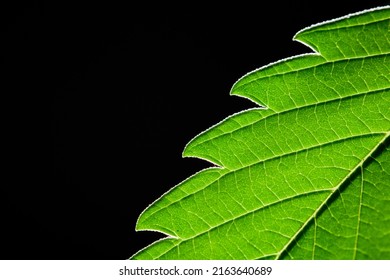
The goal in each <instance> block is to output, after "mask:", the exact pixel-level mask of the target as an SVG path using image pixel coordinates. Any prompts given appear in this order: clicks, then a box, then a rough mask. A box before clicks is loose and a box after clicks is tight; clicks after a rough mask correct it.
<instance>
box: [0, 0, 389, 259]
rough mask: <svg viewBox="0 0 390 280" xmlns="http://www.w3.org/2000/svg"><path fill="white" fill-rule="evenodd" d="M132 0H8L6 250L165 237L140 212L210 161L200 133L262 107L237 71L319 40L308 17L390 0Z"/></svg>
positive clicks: (105, 252) (113, 246) (116, 247)
mask: <svg viewBox="0 0 390 280" xmlns="http://www.w3.org/2000/svg"><path fill="white" fill-rule="evenodd" d="M53 2H55V3H53ZM130 2H131V1H123V3H118V2H112V1H106V2H103V3H101V4H98V3H96V2H95V3H93V2H91V3H86V2H83V4H80V2H76V3H71V2H69V1H64V2H59V1H51V2H48V3H44V2H33V1H31V2H28V4H20V3H15V4H12V5H9V4H8V6H3V7H2V8H1V18H2V25H1V59H2V61H1V62H2V68H3V74H2V88H3V90H2V96H3V99H4V102H3V106H4V109H3V112H4V113H5V114H4V118H3V135H2V136H3V137H2V138H3V140H6V141H5V142H6V143H7V144H3V154H4V157H3V163H5V167H4V168H3V173H4V177H3V178H4V180H3V182H4V183H3V184H2V186H1V189H2V195H1V203H2V206H4V205H5V206H6V207H5V210H4V211H1V216H0V217H1V229H0V230H1V239H0V258H1V259H126V258H129V257H130V256H131V255H132V254H134V253H135V252H137V251H138V250H140V249H141V248H143V247H144V246H146V245H148V244H150V243H151V242H153V241H154V240H157V239H158V238H161V237H163V236H164V235H162V234H160V233H156V232H135V230H134V228H135V223H136V220H137V218H138V216H139V214H140V213H141V212H142V210H143V209H145V207H147V206H148V205H149V204H150V203H152V202H153V201H154V200H155V199H157V198H158V197H159V196H161V195H162V194H163V193H164V192H166V191H167V190H169V189H170V188H172V187H173V186H174V185H176V184H178V183H179V182H181V181H182V180H184V179H185V178H187V177H188V176H190V175H192V174H193V173H195V172H197V171H199V170H200V169H202V168H205V167H208V166H209V165H210V164H209V163H207V162H204V161H202V160H199V159H193V158H189V159H183V158H182V157H181V153H182V151H183V149H184V147H185V145H186V144H187V143H188V141H190V140H191V139H192V138H193V137H194V136H196V135H197V134H198V133H200V132H201V131H203V130H205V129H207V128H208V127H210V126H211V125H214V124H215V123H217V122H219V121H221V120H222V119H224V118H225V117H227V116H229V115H230V114H233V113H236V112H238V111H241V110H243V109H246V108H250V107H253V106H254V104H253V103H251V102H250V101H249V100H246V99H241V98H238V97H232V96H229V90H230V88H231V86H232V85H233V83H234V82H235V81H236V80H237V79H239V78H240V77H241V76H243V75H244V74H245V73H247V72H249V71H252V70H254V69H256V68H258V67H261V66H263V65H266V64H268V63H271V62H274V61H276V60H279V59H283V58H286V57H289V56H293V55H297V54H301V53H306V52H310V49H308V48H307V47H305V46H304V45H302V44H300V43H298V42H293V41H292V37H293V36H294V34H295V33H296V32H297V31H299V30H300V29H302V28H304V27H306V26H309V25H311V24H314V23H318V22H320V21H324V20H329V19H332V18H336V17H339V16H344V15H346V14H348V13H353V12H358V11H361V10H364V9H368V8H373V7H376V6H381V5H385V4H388V3H389V1H349V2H345V1H344V2H343V1H338V2H335V4H334V5H332V4H331V3H330V2H327V1H325V2H323V3H324V5H320V4H319V3H320V2H319V1H318V4H316V1H307V2H305V1H288V2H287V3H282V2H280V1H273V2H258V3H256V5H254V6H249V5H248V4H245V3H242V2H241V1H239V2H237V3H232V4H228V5H227V4H226V3H225V4H223V5H224V6H223V7H221V6H220V7H213V8H212V7H210V6H209V5H204V6H201V5H199V4H197V2H190V3H187V4H185V5H183V4H180V3H181V2H179V3H178V4H176V5H173V4H172V5H171V6H169V5H168V4H166V3H164V4H159V5H158V6H156V5H155V4H154V3H145V4H140V3H137V4H134V5H131V4H129V3H130ZM124 3H127V4H124ZM252 5H253V4H252ZM5 154H7V155H8V156H5Z"/></svg>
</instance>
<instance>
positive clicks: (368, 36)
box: [132, 6, 390, 259]
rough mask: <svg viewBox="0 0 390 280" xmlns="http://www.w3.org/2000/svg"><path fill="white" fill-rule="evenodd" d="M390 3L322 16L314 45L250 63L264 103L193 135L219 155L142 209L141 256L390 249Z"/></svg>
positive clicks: (247, 92)
mask: <svg viewBox="0 0 390 280" xmlns="http://www.w3.org/2000/svg"><path fill="white" fill-rule="evenodd" d="M389 26H390V6H385V7H379V8H376V9H371V10H366V11H362V12H359V13H356V14H351V15H348V16H345V17H342V18H338V19H335V20H331V21H327V22H324V23H320V24H316V25H313V26H311V27H309V28H305V29H303V30H301V31H300V32H298V33H297V34H296V35H295V37H294V39H295V40H297V41H299V42H302V43H304V44H306V45H308V46H309V47H311V48H312V49H313V50H314V53H309V54H303V55H299V56H295V57H290V58H288V59H285V60H280V61H278V62H276V63H273V64H270V65H267V66H265V67H262V68H260V69H257V70H255V71H253V72H250V73H248V74H247V75H245V76H244V77H242V78H241V79H240V80H239V81H237V82H236V83H235V84H234V86H233V87H232V90H231V94H233V95H238V96H242V97H245V98H249V99H250V100H252V101H253V102H255V103H256V104H257V105H258V107H256V108H253V109H250V110H247V111H243V112H240V113H238V114H235V115H232V116H230V117H228V118H226V119H225V120H223V121H222V122H220V123H219V124H217V125H215V126H213V127H211V128H210V129H208V130H206V131H204V132H203V133H201V134H200V135H198V136H197V137H195V138H194V139H193V140H192V141H191V142H190V143H189V144H188V145H187V146H186V148H185V150H184V152H183V156H185V157H197V158H201V159H205V160H208V161H210V162H212V163H214V164H215V165H217V166H216V167H211V168H207V169H204V170H202V171H200V172H199V173H197V174H195V175H193V176H191V177H190V178H188V179H187V180H185V181H183V182H182V183H180V184H179V185H177V186H176V187H174V188H173V189H171V190H170V191H169V192H167V193H166V194H165V195H163V196H162V197H161V198H159V199H158V200H157V201H156V202H154V203H153V204H152V205H151V206H149V207H148V208H147V209H146V210H145V211H144V212H143V213H142V214H141V216H140V217H139V220H138V222H137V225H136V229H137V230H153V231H160V232H162V233H165V234H167V235H168V237H166V238H164V239H161V240H159V241H157V242H155V243H153V244H152V245H150V246H148V247H146V248H144V249H143V250H141V251H140V252H138V253H136V254H135V255H134V256H133V257H132V259H390V152H389V134H390V132H389V131H390V110H389V108H390V56H389V52H390V35H389Z"/></svg>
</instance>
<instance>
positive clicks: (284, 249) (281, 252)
mask: <svg viewBox="0 0 390 280" xmlns="http://www.w3.org/2000/svg"><path fill="white" fill-rule="evenodd" d="M389 135H390V132H388V133H386V134H385V136H384V137H383V139H382V140H381V141H379V143H378V144H377V145H376V146H375V147H374V148H373V149H372V150H371V152H370V153H368V154H367V155H366V156H365V157H364V158H363V159H362V160H361V161H360V162H359V163H358V164H357V165H356V166H355V167H354V168H353V169H352V170H351V171H350V172H349V173H348V175H347V176H346V177H345V178H344V179H343V180H342V181H341V182H340V183H339V184H338V185H337V186H336V187H335V188H334V189H333V191H332V192H331V193H330V194H329V195H328V197H327V198H326V199H325V200H324V201H323V203H321V205H320V206H319V207H318V208H317V210H316V211H314V212H313V214H312V215H311V216H310V217H309V218H308V219H307V220H306V222H305V223H304V224H303V225H302V227H301V228H300V229H299V230H298V231H297V232H296V233H295V234H294V235H293V236H292V237H291V239H290V240H289V241H288V242H287V243H286V245H285V246H284V247H283V248H282V250H281V251H280V252H279V253H278V255H277V257H276V259H279V258H280V257H281V256H282V255H283V253H284V252H285V251H286V250H287V249H288V248H289V247H290V245H291V243H292V242H293V241H294V240H295V239H296V238H297V237H298V235H299V234H300V233H301V232H302V231H303V230H304V229H305V228H306V227H307V226H308V224H309V223H310V222H311V220H313V219H314V218H315V217H317V214H318V213H319V211H321V210H322V209H323V208H324V207H326V204H327V203H328V201H329V199H330V198H331V197H332V196H333V195H335V193H336V192H337V191H338V190H339V189H340V187H341V186H342V185H343V184H344V183H345V182H346V181H347V180H348V179H349V178H350V177H351V176H352V175H353V174H354V173H355V172H356V171H357V169H358V168H363V164H364V163H365V162H366V161H367V159H369V158H370V157H371V156H372V155H373V154H374V153H375V151H376V150H377V149H378V148H379V147H380V146H381V145H382V144H383V143H384V142H385V141H386V139H387V138H388V137H389Z"/></svg>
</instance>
